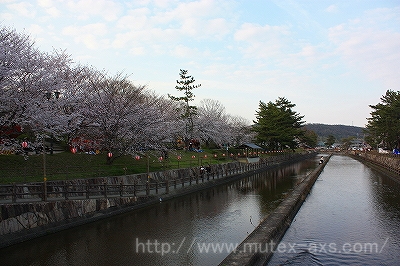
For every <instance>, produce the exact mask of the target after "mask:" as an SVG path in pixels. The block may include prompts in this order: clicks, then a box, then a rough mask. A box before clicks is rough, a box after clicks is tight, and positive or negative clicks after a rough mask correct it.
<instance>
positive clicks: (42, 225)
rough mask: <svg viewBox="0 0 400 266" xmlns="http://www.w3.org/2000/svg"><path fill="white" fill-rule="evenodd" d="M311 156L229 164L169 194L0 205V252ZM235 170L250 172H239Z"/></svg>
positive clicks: (311, 155) (310, 155) (294, 156)
mask: <svg viewBox="0 0 400 266" xmlns="http://www.w3.org/2000/svg"><path fill="white" fill-rule="evenodd" d="M313 156H315V154H314V153H309V154H301V155H300V154H298V155H293V156H288V157H286V159H285V160H276V158H275V159H274V161H271V162H268V163H264V164H259V165H258V167H253V168H252V167H245V168H243V167H239V168H235V167H234V164H232V163H230V165H218V166H215V167H218V168H220V169H221V170H223V171H225V172H224V173H223V174H221V176H220V178H216V179H210V180H209V181H206V182H204V183H199V184H193V185H191V186H185V187H181V188H177V189H175V190H172V191H170V192H169V193H168V194H165V193H164V194H161V193H160V194H150V195H142V196H137V197H133V196H124V197H108V198H89V199H72V197H71V198H70V199H68V200H54V199H53V200H51V199H50V200H48V201H33V202H17V203H7V204H1V206H0V211H1V212H0V237H1V241H0V248H2V247H6V246H10V245H13V244H16V243H19V242H22V241H26V240H29V239H33V238H36V237H40V236H44V235H47V234H50V233H54V232H57V231H60V230H64V229H68V228H71V227H75V226H79V225H82V224H86V223H89V222H94V221H97V220H100V219H104V218H107V217H111V216H113V215H117V214H122V213H125V212H128V211H132V210H135V209H139V208H144V207H148V206H151V205H154V204H158V203H159V202H160V199H161V200H162V201H166V200H169V199H172V198H175V197H180V196H182V195H186V194H189V193H193V192H196V191H199V190H203V189H207V188H210V187H214V186H217V185H220V184H223V183H228V182H232V181H235V180H238V179H241V178H244V177H246V176H249V175H252V174H254V173H257V172H261V171H265V170H266V169H271V168H276V167H280V166H283V165H285V164H289V163H293V162H296V161H301V160H305V159H307V158H311V157H313ZM277 157H278V156H277ZM282 158H283V157H282ZM234 169H251V170H250V171H244V172H238V171H235V170H234ZM216 170H218V169H216ZM179 171H180V172H182V171H186V170H183V169H180V170H179ZM180 172H179V173H178V172H177V173H176V174H175V175H178V174H180ZM230 173H232V174H230ZM154 176H157V174H154ZM163 177H166V176H163ZM112 179H113V181H114V182H116V183H117V182H119V180H114V179H116V178H115V177H113V178H112ZM125 179H126V177H125ZM76 182H78V181H76ZM61 188H62V186H60V189H61Z"/></svg>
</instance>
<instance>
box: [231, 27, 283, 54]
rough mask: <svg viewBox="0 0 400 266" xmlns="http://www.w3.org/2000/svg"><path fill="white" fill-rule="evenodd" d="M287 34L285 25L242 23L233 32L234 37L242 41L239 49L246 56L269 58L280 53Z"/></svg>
mask: <svg viewBox="0 0 400 266" xmlns="http://www.w3.org/2000/svg"><path fill="white" fill-rule="evenodd" d="M287 35H289V28H288V27H287V26H270V25H264V26H261V25H258V24H252V23H244V24H242V26H241V27H240V28H239V29H238V30H237V31H236V32H235V34H234V39H235V40H236V41H238V42H239V43H242V45H241V47H242V48H241V50H242V51H243V53H244V54H245V55H246V56H248V57H252V58H269V57H271V56H276V55H279V54H281V53H282V49H283V48H284V46H285V38H287ZM239 45H240V44H239Z"/></svg>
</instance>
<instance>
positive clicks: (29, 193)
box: [0, 156, 291, 203]
mask: <svg viewBox="0 0 400 266" xmlns="http://www.w3.org/2000/svg"><path fill="white" fill-rule="evenodd" d="M290 158H291V157H290V156H289V157H287V156H281V157H280V158H278V159H277V158H276V157H275V158H269V160H260V161H259V162H258V163H237V164H235V165H234V166H233V167H226V168H220V167H214V168H212V169H211V170H209V171H208V172H207V171H204V172H201V171H199V169H197V168H196V169H192V171H190V172H189V173H190V174H188V175H186V176H183V177H181V178H177V177H172V178H167V179H166V180H163V181H159V180H155V179H152V178H148V179H147V180H146V182H133V183H130V184H124V183H123V182H122V181H121V182H119V183H116V184H109V183H107V181H105V182H101V183H96V184H93V183H91V182H89V181H88V180H86V181H84V182H81V183H76V182H73V181H71V180H70V181H68V180H66V181H58V182H57V183H54V182H37V183H31V184H16V183H13V184H8V185H0V203H7V202H8V203H16V202H33V201H57V200H64V199H65V200H68V199H90V198H109V197H110V198H111V197H136V196H149V195H157V194H159V193H165V194H169V193H170V190H172V189H177V188H181V187H185V186H190V185H192V184H199V183H204V182H207V181H209V180H212V179H219V178H223V177H228V176H232V175H236V174H241V173H244V172H248V171H252V170H257V169H260V168H264V167H267V166H269V165H271V164H276V163H280V162H283V161H287V160H289V159H290Z"/></svg>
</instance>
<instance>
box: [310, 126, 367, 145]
mask: <svg viewBox="0 0 400 266" xmlns="http://www.w3.org/2000/svg"><path fill="white" fill-rule="evenodd" d="M304 127H305V128H306V129H308V130H312V131H314V132H315V133H316V134H317V135H318V137H319V138H322V139H326V137H328V136H329V135H332V136H334V137H335V139H336V140H338V141H340V140H341V139H343V138H348V137H355V138H363V137H364V132H363V129H364V128H363V127H354V126H345V125H326V124H305V126H304Z"/></svg>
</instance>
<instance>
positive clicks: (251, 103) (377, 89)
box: [0, 0, 400, 127]
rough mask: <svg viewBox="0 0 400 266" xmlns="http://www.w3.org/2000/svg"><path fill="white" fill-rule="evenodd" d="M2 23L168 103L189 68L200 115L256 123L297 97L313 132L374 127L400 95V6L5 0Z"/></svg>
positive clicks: (318, 0)
mask: <svg viewBox="0 0 400 266" xmlns="http://www.w3.org/2000/svg"><path fill="white" fill-rule="evenodd" d="M0 25H2V26H7V27H11V28H13V29H16V30H17V31H18V32H20V33H24V34H28V35H29V36H30V37H31V39H32V40H34V41H35V44H36V46H37V48H39V49H40V50H41V51H44V52H51V51H52V50H53V49H57V50H65V51H66V53H68V54H70V55H71V58H72V59H73V60H74V62H75V63H77V64H83V65H91V66H93V67H95V68H96V69H98V70H103V69H104V70H107V71H108V73H109V74H110V75H111V76H112V75H115V74H117V73H121V72H122V73H124V74H126V75H128V76H129V79H130V80H132V82H133V83H134V84H135V85H146V86H147V87H148V89H149V90H152V91H154V92H156V93H157V94H159V95H168V94H171V95H174V96H183V95H181V93H180V92H179V91H177V90H176V89H175V86H176V85H177V84H176V81H177V80H178V79H179V71H180V69H185V70H188V74H189V75H191V76H193V77H194V79H195V80H196V82H195V84H201V87H199V88H196V89H194V90H193V92H194V94H195V101H194V103H193V104H194V105H198V104H199V103H200V101H201V100H203V99H213V100H216V101H219V102H220V103H221V104H222V105H223V106H224V107H225V109H226V112H227V113H228V114H230V115H233V116H241V117H243V118H245V119H247V120H248V121H249V123H251V122H252V121H253V120H255V119H256V112H257V110H258V108H259V103H260V101H262V102H264V103H268V102H270V101H271V102H275V100H277V99H278V98H279V97H285V98H286V99H288V100H289V101H290V102H291V103H293V104H295V105H296V106H295V107H294V108H293V110H294V111H296V112H297V113H299V114H300V115H303V116H304V118H303V120H304V121H305V122H306V123H323V124H331V125H334V124H335V125H336V124H340V125H350V126H360V127H364V126H365V125H366V124H367V118H369V117H371V115H370V113H371V111H372V109H371V108H370V107H369V105H375V104H377V103H379V102H381V97H382V96H383V95H385V93H386V91H387V90H393V91H399V90H400V0H343V1H342V0H331V1H329V0H298V1H295V0H263V1H262V0H240V1H233V0H232V1H223V0H198V1H175V0H153V1H151V0H120V1H117V0H114V1H112V0H54V1H52V0H37V1H35V0H23V1H22V0H0Z"/></svg>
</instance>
